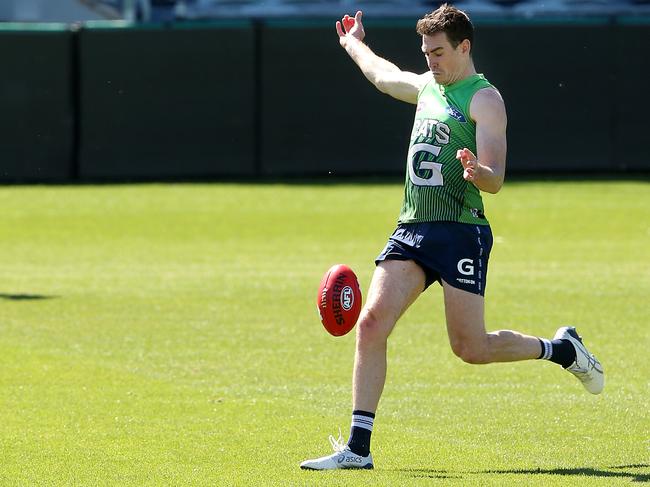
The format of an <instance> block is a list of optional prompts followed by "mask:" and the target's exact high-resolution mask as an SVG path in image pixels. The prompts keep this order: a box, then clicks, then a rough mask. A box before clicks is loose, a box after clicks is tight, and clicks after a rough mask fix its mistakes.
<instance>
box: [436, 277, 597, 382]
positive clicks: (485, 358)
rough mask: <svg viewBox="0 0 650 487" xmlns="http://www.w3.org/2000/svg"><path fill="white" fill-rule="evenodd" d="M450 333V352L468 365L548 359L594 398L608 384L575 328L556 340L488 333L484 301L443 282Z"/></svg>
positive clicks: (505, 332)
mask: <svg viewBox="0 0 650 487" xmlns="http://www.w3.org/2000/svg"><path fill="white" fill-rule="evenodd" d="M443 288H444V294H445V314H446V317H447V332H448V334H449V342H450V344H451V348H452V350H453V351H454V353H455V354H456V355H458V356H459V357H460V358H462V359H463V360H464V361H465V362H468V363H472V364H487V363H491V362H515V361H518V360H529V359H547V360H550V361H552V362H555V363H557V364H560V365H562V367H564V368H565V369H566V370H568V371H569V372H571V373H572V374H573V375H575V376H576V377H577V378H578V379H579V380H580V382H582V385H583V386H584V387H585V389H587V390H588V391H589V392H591V393H592V394H600V392H601V391H602V390H603V386H604V384H605V380H604V374H603V368H602V366H601V364H600V362H598V360H597V359H596V357H594V356H593V355H592V354H590V353H589V351H588V350H587V349H586V347H585V346H584V344H583V343H582V339H581V338H580V337H579V336H578V334H577V333H576V330H575V328H573V327H566V326H565V327H562V328H560V329H559V330H558V331H557V332H556V334H555V336H554V337H553V340H548V339H545V338H537V337H534V336H530V335H523V334H521V333H519V332H516V331H511V330H499V331H495V332H490V333H487V332H486V331H485V322H484V298H483V296H480V295H478V294H472V293H470V292H467V291H463V290H461V289H457V288H455V287H453V286H451V285H449V284H448V283H446V282H444V281H443Z"/></svg>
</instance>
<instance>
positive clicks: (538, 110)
mask: <svg viewBox="0 0 650 487" xmlns="http://www.w3.org/2000/svg"><path fill="white" fill-rule="evenodd" d="M334 20H335V19H326V20H309V21H307V20H301V21H297V20H292V21H277V20H275V21H271V20H267V21H254V22H253V21H251V22H248V21H236V22H234V21H232V22H231V21H222V22H218V23H211V24H188V25H184V24H180V25H179V24H174V25H173V26H139V27H137V28H114V27H113V28H101V27H100V28H94V27H84V28H82V29H81V30H79V31H74V32H72V31H68V30H62V28H59V29H58V30H54V31H47V32H45V31H44V32H40V31H30V32H7V31H4V32H3V31H1V30H0V52H1V53H2V54H3V61H4V65H3V67H4V68H5V70H4V76H3V79H2V81H0V100H2V102H3V110H2V124H3V125H2V128H3V133H4V134H5V141H4V151H3V153H2V155H3V157H2V158H1V159H0V180H4V181H16V180H18V181H20V180H26V181H62V180H71V181H78V180H135V179H138V180H142V179H148V180H156V179H185V178H187V179H196V178H204V177H205V178H210V179H217V178H221V177H237V178H248V177H258V178H265V177H283V176H303V175H328V174H334V175H337V174H338V175H349V174H355V175H359V174H373V175H375V174H385V175H398V174H403V172H404V163H405V155H406V151H407V146H408V136H409V132H410V130H411V124H412V119H413V114H414V106H412V105H409V104H406V103H403V102H400V101H397V100H394V99H392V98H390V97H388V96H386V95H383V94H381V93H379V92H378V91H377V90H376V89H375V88H374V87H373V86H372V85H371V84H370V83H369V82H368V81H367V80H366V79H365V77H364V76H363V74H362V73H361V71H360V70H359V69H358V68H357V67H356V65H355V64H354V63H353V62H352V61H351V60H350V59H349V58H348V56H347V54H346V53H345V51H344V50H343V49H342V48H340V46H339V44H338V38H337V35H336V31H335V29H334ZM415 22H416V19H410V20H404V19H399V20H390V19H383V20H380V21H377V20H375V21H373V20H372V19H368V20H367V21H366V23H365V24H366V34H367V37H366V42H367V43H368V44H369V45H370V47H371V48H372V49H373V50H375V52H376V53H377V54H379V55H380V56H383V57H385V58H387V59H389V60H391V61H393V62H395V64H397V65H398V66H400V67H401V68H402V69H406V70H410V71H415V72H424V71H425V70H426V69H427V67H426V63H425V61H424V58H423V55H422V53H421V51H420V38H419V36H418V35H417V34H416V33H415V30H414V26H415ZM475 25H476V38H475V42H474V46H473V55H474V60H475V64H476V67H477V70H478V71H479V72H483V73H484V74H485V75H486V76H487V78H488V79H490V80H491V81H492V82H493V83H494V84H495V85H496V86H497V87H498V88H499V89H500V91H501V93H502V95H503V97H504V99H505V103H506V107H507V109H508V118H509V124H508V145H509V149H508V172H509V173H510V174H513V173H517V172H555V173H558V172H581V173H587V172H594V171H598V172H623V171H631V170H634V171H646V172H650V156H648V154H647V151H646V149H645V144H644V142H645V140H646V138H647V133H648V132H649V130H650V124H648V122H647V113H649V112H650V96H648V94H647V81H646V80H647V79H648V76H649V75H650V63H648V62H647V61H646V60H645V59H646V52H645V51H646V49H647V46H648V45H650V42H649V41H650V18H623V17H621V18H616V19H613V18H599V17H589V18H575V19H558V18H554V19H494V18H490V19H480V18H479V19H475Z"/></svg>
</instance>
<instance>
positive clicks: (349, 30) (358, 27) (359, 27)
mask: <svg viewBox="0 0 650 487" xmlns="http://www.w3.org/2000/svg"><path fill="white" fill-rule="evenodd" d="M362 16H363V12H362V11H361V10H359V11H357V13H356V14H355V16H354V17H350V16H349V15H348V14H345V16H344V17H343V18H342V19H341V20H337V21H336V32H337V34H338V35H339V42H340V43H341V45H342V46H344V47H345V43H346V42H347V40H348V38H350V37H354V38H355V39H357V40H359V41H362V40H363V38H364V37H365V36H366V33H365V31H364V30H363V24H362V23H361V17H362Z"/></svg>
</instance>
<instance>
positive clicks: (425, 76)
mask: <svg viewBox="0 0 650 487" xmlns="http://www.w3.org/2000/svg"><path fill="white" fill-rule="evenodd" d="M432 79H433V73H432V72H431V71H427V72H426V73H422V74H419V75H418V80H419V82H420V89H422V88H424V85H426V84H427V83H428V82H429V81H431V80H432Z"/></svg>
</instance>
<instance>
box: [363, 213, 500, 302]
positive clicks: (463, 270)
mask: <svg viewBox="0 0 650 487" xmlns="http://www.w3.org/2000/svg"><path fill="white" fill-rule="evenodd" d="M491 249H492V231H491V230H490V226H489V225H472V224H468V223H456V222H427V223H405V224H401V225H399V226H398V227H397V229H396V230H395V231H394V232H393V234H392V235H391V236H390V238H389V239H388V243H387V244H386V247H385V248H384V250H383V251H382V252H381V254H379V256H378V257H377V259H375V264H379V263H380V262H382V261H384V260H413V261H415V262H416V263H417V264H418V265H419V266H420V267H422V269H423V270H424V273H425V275H426V284H425V289H426V288H427V287H429V286H430V285H431V284H433V283H434V282H435V281H438V282H439V283H440V284H441V285H442V282H441V281H440V280H441V279H444V281H445V282H446V283H447V284H449V285H451V286H454V287H456V288H458V289H462V290H464V291H468V292H470V293H473V294H480V295H481V296H484V295H485V285H486V280H487V269H488V259H489V257H490V250H491Z"/></svg>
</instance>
